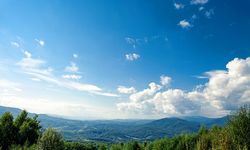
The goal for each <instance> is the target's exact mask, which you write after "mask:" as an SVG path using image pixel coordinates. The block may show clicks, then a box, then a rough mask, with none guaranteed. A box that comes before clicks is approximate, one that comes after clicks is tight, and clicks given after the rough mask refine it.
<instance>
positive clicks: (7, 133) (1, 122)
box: [0, 112, 17, 150]
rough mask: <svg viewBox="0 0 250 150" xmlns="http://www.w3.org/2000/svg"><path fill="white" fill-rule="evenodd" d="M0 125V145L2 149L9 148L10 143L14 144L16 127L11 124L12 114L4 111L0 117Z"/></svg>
mask: <svg viewBox="0 0 250 150" xmlns="http://www.w3.org/2000/svg"><path fill="white" fill-rule="evenodd" d="M0 127H1V139H2V140H1V141H0V142H1V147H2V149H3V150H7V149H9V147H10V146H11V145H12V144H15V140H16V134H17V129H16V128H15V126H14V124H13V116H12V114H11V113H10V112H6V113H4V114H3V115H2V117H1V118H0Z"/></svg>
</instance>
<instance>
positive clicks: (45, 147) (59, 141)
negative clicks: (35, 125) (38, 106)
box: [38, 128, 64, 150]
mask: <svg viewBox="0 0 250 150" xmlns="http://www.w3.org/2000/svg"><path fill="white" fill-rule="evenodd" d="M38 148H39V149H40V150H63V149H64V141H63V137H62V135H61V134H60V133H59V132H57V131H56V130H54V129H52V128H48V129H47V130H46V131H45V132H44V133H43V135H42V137H41V138H40V139H39V141H38Z"/></svg>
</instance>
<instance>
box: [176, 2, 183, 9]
mask: <svg viewBox="0 0 250 150" xmlns="http://www.w3.org/2000/svg"><path fill="white" fill-rule="evenodd" d="M174 7H175V9H183V8H184V5H183V4H181V3H179V4H178V3H174Z"/></svg>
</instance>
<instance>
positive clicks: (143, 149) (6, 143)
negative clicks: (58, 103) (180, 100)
mask: <svg viewBox="0 0 250 150" xmlns="http://www.w3.org/2000/svg"><path fill="white" fill-rule="evenodd" d="M0 149H2V150H108V149H109V150H249V149H250V107H249V106H244V107H241V108H240V109H239V110H238V111H237V112H235V113H234V114H232V115H231V116H230V119H229V122H228V124H226V125H225V126H224V127H218V126H214V127H212V128H210V129H209V128H206V127H201V128H200V130H199V132H198V133H195V134H184V135H179V136H176V137H173V138H162V139H158V140H155V141H153V142H144V143H139V142H137V141H130V142H127V143H114V144H104V143H93V142H70V141H65V140H64V139H63V136H62V135H61V134H60V132H58V131H57V130H55V129H52V128H47V129H46V130H45V131H44V132H42V130H41V126H40V122H39V121H38V120H37V116H35V117H33V118H31V117H28V113H27V112H26V111H22V112H21V113H20V114H19V115H18V116H17V117H16V119H14V118H13V116H12V114H11V113H9V112H6V113H4V114H3V115H2V116H1V118H0Z"/></svg>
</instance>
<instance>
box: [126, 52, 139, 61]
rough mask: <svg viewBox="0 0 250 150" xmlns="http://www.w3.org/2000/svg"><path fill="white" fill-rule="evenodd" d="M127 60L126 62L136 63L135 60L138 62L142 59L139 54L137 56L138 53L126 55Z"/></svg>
mask: <svg viewBox="0 0 250 150" xmlns="http://www.w3.org/2000/svg"><path fill="white" fill-rule="evenodd" d="M125 58H126V60H128V61H134V60H137V59H139V58H140V55H139V54H136V53H130V54H126V55H125Z"/></svg>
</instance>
